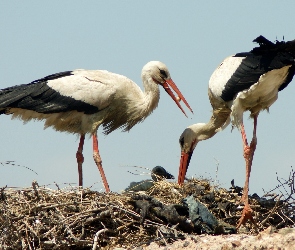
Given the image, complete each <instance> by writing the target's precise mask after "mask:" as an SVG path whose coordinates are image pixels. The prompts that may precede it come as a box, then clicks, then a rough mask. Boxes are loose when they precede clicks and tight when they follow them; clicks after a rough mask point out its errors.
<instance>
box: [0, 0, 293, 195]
mask: <svg viewBox="0 0 295 250" xmlns="http://www.w3.org/2000/svg"><path fill="white" fill-rule="evenodd" d="M294 9H295V1H293V0H289V1H276V3H275V1H251V0H250V1H243V2H242V1H153V0H149V1H135V0H134V1H73V0H71V1H54V0H52V1H46V2H45V1H14V0H10V1H5V2H4V1H2V3H1V6H0V37H1V39H0V72H1V73H0V88H5V87H9V86H13V85H18V84H24V83H29V82H31V81H33V80H36V79H39V78H41V77H44V76H46V75H49V74H52V73H57V72H61V71H65V70H74V69H81V68H82V69H106V70H108V71H111V72H115V73H118V74H122V75H125V76H127V77H128V78H130V79H132V80H133V81H134V82H136V83H137V84H138V85H139V86H140V87H141V88H142V82H141V77H140V75H141V69H142V67H143V66H144V65H145V64H146V63H147V62H148V61H151V60H159V61H162V62H164V63H165V64H166V65H167V66H168V68H169V71H170V74H171V76H172V79H173V80H174V82H175V83H176V84H177V85H178V87H179V89H180V90H181V92H182V94H183V95H184V96H185V98H186V100H187V101H188V102H189V104H190V106H191V107H192V109H193V110H194V114H190V113H189V111H188V109H185V110H186V111H187V114H188V118H186V117H185V116H184V115H183V114H182V113H181V111H180V110H179V109H178V107H177V106H176V105H175V103H174V102H173V101H172V100H171V98H170V97H169V96H168V95H167V94H166V92H165V91H164V90H163V89H162V88H161V98H160V102H159V106H158V108H157V109H156V110H155V111H154V112H153V113H152V114H151V115H150V116H149V117H148V118H147V119H146V120H145V121H144V122H143V123H140V124H138V125H136V126H135V127H133V128H132V129H131V131H130V132H129V133H128V132H124V133H123V132H121V131H120V130H117V131H115V132H113V133H111V134H110V135H108V136H105V135H104V134H102V129H101V128H100V129H99V130H98V140H99V148H100V153H101V157H102V160H103V167H104V170H105V173H106V176H107V178H108V181H109V184H110V188H111V190H112V191H115V192H119V191H120V190H122V189H124V188H125V187H127V186H128V185H129V183H130V182H131V181H139V180H142V179H147V178H149V176H147V175H146V176H136V175H132V174H130V173H129V172H128V171H132V172H134V171H135V170H139V171H144V170H142V169H138V168H133V167H132V166H142V167H146V168H150V169H152V168H153V167H154V166H156V165H161V166H163V167H164V168H166V170H168V171H169V172H171V173H172V174H173V175H174V176H175V177H176V178H177V175H178V167H179V159H180V146H179V143H178V139H179V136H180V134H181V133H182V131H183V130H184V129H185V128H186V127H187V126H189V125H191V124H193V123H198V122H207V121H208V120H209V118H210V116H211V110H212V109H211V105H210V103H209V100H208V95H207V89H208V81H209V78H210V76H211V74H212V72H213V71H214V70H215V68H216V67H217V66H218V65H219V64H220V62H221V61H222V60H223V59H224V58H225V57H227V56H229V55H232V54H234V53H237V52H244V51H249V50H251V49H252V48H253V47H254V46H256V45H255V44H254V43H253V42H252V41H253V39H255V38H256V37H257V36H259V35H264V36H265V37H266V38H268V39H269V40H271V41H275V40H276V39H278V40H282V39H283V37H284V39H285V40H286V41H287V40H292V39H295V30H294V27H295V26H294V25H295V17H294ZM294 94H295V82H294V80H293V82H291V83H290V84H289V86H288V88H286V89H285V90H284V91H282V92H280V93H279V99H278V101H277V102H276V103H275V104H274V105H273V106H272V107H271V108H270V113H269V114H268V113H267V112H262V113H261V114H260V116H259V119H258V131H257V136H258V144H257V149H256V152H255V156H254V162H253V166H252V172H251V178H250V194H251V193H254V192H256V193H258V194H263V189H265V190H266V191H268V190H270V189H272V188H274V187H275V186H276V185H277V184H278V181H277V179H276V172H277V173H278V176H279V177H281V178H288V177H289V173H290V171H291V166H294V164H295V143H294V141H295V130H294V128H295V126H294V125H295V112H294V109H293V107H295V99H294ZM182 106H184V104H183V103H182ZM248 117H249V114H248V113H246V114H245V115H244V121H245V126H246V130H247V132H248V137H249V140H251V136H252V124H253V121H252V120H249V119H248ZM10 118H11V117H10V116H5V115H1V116H0V128H1V130H0V138H1V142H0V162H2V163H5V162H6V161H15V163H16V164H19V165H21V166H26V167H28V168H31V169H33V170H34V171H36V172H37V173H38V175H36V174H35V173H34V172H32V171H29V170H28V169H26V168H23V167H19V166H11V165H7V164H3V165H0V187H1V186H5V185H8V187H28V186H30V185H31V183H32V180H37V181H38V183H39V185H47V186H49V187H51V188H54V185H52V184H53V183H54V182H56V183H57V184H59V185H60V186H65V185H67V184H64V183H72V185H77V183H78V174H77V163H76V151H77V147H78V143H79V139H78V136H75V135H72V134H66V133H60V132H56V131H54V130H53V129H52V128H48V129H46V130H43V122H32V121H31V122H29V123H27V124H26V125H23V123H22V121H20V120H11V119H10ZM84 158H85V162H84V165H83V169H84V186H85V187H92V188H93V189H95V190H103V185H102V183H101V178H100V175H99V172H98V170H97V168H96V165H95V163H94V161H93V158H92V140H90V139H88V138H87V140H86V141H85V145H84ZM217 167H218V172H217V180H218V181H219V183H220V185H221V186H222V187H225V188H228V187H230V181H231V180H232V179H235V183H236V185H239V186H243V185H244V181H245V163H244V158H243V153H242V140H241V136H240V133H239V132H238V130H237V129H234V130H233V131H231V127H230V126H229V127H227V128H226V129H225V130H224V131H222V132H220V133H218V134H217V135H215V136H214V137H213V138H211V139H210V140H207V141H202V142H200V143H199V144H198V146H197V148H196V149H195V151H194V155H193V157H192V160H191V164H190V167H189V169H188V173H187V176H188V177H190V176H195V177H199V176H203V177H206V178H212V179H213V180H215V178H216V169H217Z"/></svg>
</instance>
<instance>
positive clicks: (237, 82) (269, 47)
mask: <svg viewBox="0 0 295 250" xmlns="http://www.w3.org/2000/svg"><path fill="white" fill-rule="evenodd" d="M254 42H258V43H259V44H260V46H259V47H256V48H254V49H253V50H251V51H250V52H243V53H238V54H236V55H234V57H245V58H244V59H243V60H242V62H241V64H240V65H239V67H238V68H237V69H236V71H235V72H234V74H233V75H232V76H231V78H230V79H229V80H228V82H227V83H226V85H225V88H224V90H223V91H222V95H221V98H222V99H223V100H224V101H231V100H233V99H234V97H235V96H236V94H237V93H239V92H240V91H243V90H245V89H249V88H250V87H251V86H252V85H253V84H255V83H256V82H258V80H259V78H260V76H261V75H263V74H265V73H267V72H268V71H271V70H273V69H280V68H282V67H284V66H287V65H291V67H290V68H289V73H288V76H287V78H286V80H285V82H284V83H283V84H282V85H281V87H280V88H279V90H282V89H284V88H285V87H286V86H287V85H288V84H289V83H290V82H291V81H292V79H293V76H294V73H295V62H294V59H295V41H290V42H286V43H285V42H279V41H277V42H276V43H272V42H270V41H269V40H267V39H266V38H264V37H263V36H259V37H257V38H256V39H255V40H254Z"/></svg>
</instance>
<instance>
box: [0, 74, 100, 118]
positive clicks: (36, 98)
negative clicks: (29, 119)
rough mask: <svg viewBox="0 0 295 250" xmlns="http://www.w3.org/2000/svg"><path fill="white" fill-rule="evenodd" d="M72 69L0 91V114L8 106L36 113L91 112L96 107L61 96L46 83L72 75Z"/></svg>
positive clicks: (94, 111) (95, 109) (93, 111)
mask: <svg viewBox="0 0 295 250" xmlns="http://www.w3.org/2000/svg"><path fill="white" fill-rule="evenodd" d="M72 74H73V73H72V71H65V72H61V73H57V74H53V75H49V76H46V77H44V78H42V79H38V80H35V81H33V82H31V83H29V84H22V85H17V86H13V87H9V88H5V89H2V90H1V91H0V109H1V108H2V109H3V110H2V111H0V114H1V113H2V114H3V113H5V112H6V109H9V108H21V109H27V110H33V111H36V112H38V113H43V114H50V113H59V112H67V111H73V110H76V111H78V112H83V113H85V114H93V113H96V112H97V111H98V108H97V107H95V106H93V105H90V104H88V103H85V102H83V101H79V100H75V99H74V98H71V97H68V96H63V95H61V94H59V93H58V92H57V91H55V90H54V89H52V88H50V87H49V86H48V85H47V82H48V81H50V80H55V79H58V78H62V77H66V76H70V75H72Z"/></svg>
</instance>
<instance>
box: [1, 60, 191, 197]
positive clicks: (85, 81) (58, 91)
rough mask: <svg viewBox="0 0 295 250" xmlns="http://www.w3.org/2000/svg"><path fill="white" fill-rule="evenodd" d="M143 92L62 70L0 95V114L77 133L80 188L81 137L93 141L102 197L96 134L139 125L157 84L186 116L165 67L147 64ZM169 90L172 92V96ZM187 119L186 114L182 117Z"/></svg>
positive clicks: (90, 73) (116, 80)
mask: <svg viewBox="0 0 295 250" xmlns="http://www.w3.org/2000/svg"><path fill="white" fill-rule="evenodd" d="M141 77H142V81H143V85H144V92H142V90H141V89H140V88H139V86H138V85H136V84H135V83H134V82H133V81H131V80H130V79H128V78H126V77H125V76H122V75H118V74H114V73H111V72H108V71H105V70H83V69H78V70H74V71H65V72H61V73H57V74H53V75H49V76H46V77H44V78H42V79H39V80H35V81H33V82H31V83H29V84H23V85H18V86H13V87H9V88H5V89H2V90H0V114H12V117H13V118H20V119H22V120H23V121H25V122H27V121H29V120H32V119H35V120H45V128H47V127H53V128H54V129H56V130H57V131H64V132H68V133H74V134H79V135H80V136H81V137H80V143H79V147H78V151H77V154H76V157H77V162H78V173H79V186H82V185H83V177H82V163H83V161H84V158H83V154H82V151H83V145H84V139H85V134H87V133H89V134H91V135H92V137H93V157H94V161H95V163H96V165H97V167H98V169H99V171H100V174H101V177H102V180H103V183H104V187H105V190H106V192H109V191H110V189H109V185H108V182H107V180H106V177H105V174H104V171H103V168H102V161H101V157H100V155H99V151H98V142H97V129H98V127H99V126H100V125H103V128H104V133H105V134H109V133H111V132H112V131H114V130H115V129H118V128H123V131H129V130H130V129H131V128H132V127H133V126H134V125H135V124H137V123H139V122H142V121H143V120H144V119H145V118H146V117H147V116H148V115H149V114H151V113H152V111H153V110H154V109H155V108H156V107H157V106H158V102H159V98H160V91H159V85H160V86H162V87H163V88H164V89H165V91H166V92H167V93H168V94H169V95H170V96H171V98H172V99H173V100H174V101H175V103H176V104H177V105H178V107H179V108H180V109H181V110H182V112H183V113H184V114H185V112H184V110H183V109H182V107H181V106H180V104H179V102H180V100H182V101H183V102H184V103H185V105H186V106H187V107H188V108H189V109H190V111H192V109H191V108H190V106H189V104H188V103H187V101H186V100H185V98H184V97H183V95H182V94H181V92H180V91H179V89H178V88H177V86H176V85H175V83H174V82H173V81H172V79H171V77H170V73H169V71H168V69H167V67H166V65H165V64H163V63H162V62H159V61H151V62H149V63H147V64H146V65H145V66H144V67H143V69H142V73H141ZM169 86H170V87H171V88H172V89H173V90H174V91H175V92H176V94H177V95H178V97H175V96H174V94H173V92H172V91H171V89H170V88H169ZM185 115H186V114H185Z"/></svg>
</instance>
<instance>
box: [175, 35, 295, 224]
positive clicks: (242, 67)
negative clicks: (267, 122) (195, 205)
mask: <svg viewBox="0 0 295 250" xmlns="http://www.w3.org/2000/svg"><path fill="white" fill-rule="evenodd" d="M253 42H257V43H259V46H258V47H256V48H254V49H252V50H251V51H250V52H245V53H238V54H235V55H233V56H229V57H227V58H226V59H225V60H224V61H223V62H222V63H221V64H220V65H219V66H218V68H217V69H216V70H215V71H214V72H213V74H212V76H211V78H210V81H209V89H208V95H209V99H210V103H211V105H212V108H213V114H212V116H211V118H210V120H209V122H208V123H197V124H193V125H191V126H189V127H188V128H186V129H185V130H184V131H183V133H182V134H181V136H180V139H179V142H180V147H181V160H180V167H179V175H178V183H179V184H182V183H183V182H184V178H185V174H186V171H187V168H188V166H189V162H190V159H191V156H192V154H193V151H194V149H195V147H196V145H197V144H198V142H199V141H202V140H206V139H209V138H211V137H212V136H214V135H215V134H216V133H217V132H218V131H220V130H222V129H223V128H225V127H226V126H227V125H228V124H229V123H230V120H231V122H232V124H233V126H235V127H237V128H238V129H239V130H240V132H241V135H242V141H243V147H244V158H245V162H246V180H245V185H244V189H243V196H242V199H241V201H242V202H244V203H245V206H244V209H243V212H242V217H241V219H240V221H239V223H238V227H240V226H241V224H242V223H245V222H246V221H247V220H248V219H250V220H252V221H253V218H252V215H251V208H250V206H249V203H248V189H249V178H250V172H251V166H252V161H253V156H254V152H255V149H256V144H257V137H256V127H257V117H258V114H259V112H260V111H261V110H264V109H268V108H269V107H270V106H271V105H272V104H273V103H274V102H275V101H276V99H277V98H278V92H279V91H280V90H283V89H284V88H285V87H286V86H287V85H288V84H289V83H290V82H291V80H292V78H293V76H294V73H295V40H293V41H289V42H284V41H282V42H279V41H276V42H275V43H272V42H270V41H269V40H267V39H266V38H264V37H263V36H259V37H257V38H256V39H255V40H254V41H253ZM247 110H249V111H250V112H251V117H252V118H253V119H254V128H253V138H252V141H251V143H250V145H249V144H248V141H247V137H246V132H245V129H244V125H243V113H244V112H245V111H247Z"/></svg>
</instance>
